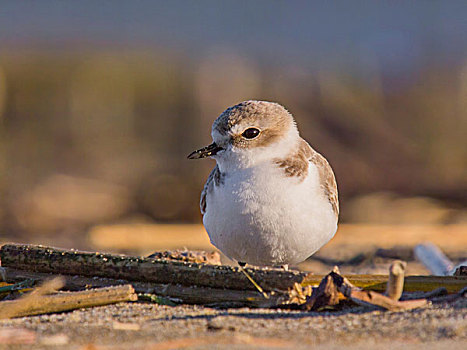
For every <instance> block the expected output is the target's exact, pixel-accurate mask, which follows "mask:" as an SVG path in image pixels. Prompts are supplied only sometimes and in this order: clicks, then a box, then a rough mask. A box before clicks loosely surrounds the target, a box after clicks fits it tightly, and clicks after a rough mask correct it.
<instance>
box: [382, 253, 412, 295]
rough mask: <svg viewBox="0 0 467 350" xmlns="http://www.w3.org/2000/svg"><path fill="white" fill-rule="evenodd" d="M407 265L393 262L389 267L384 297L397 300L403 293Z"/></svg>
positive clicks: (403, 262) (400, 261)
mask: <svg viewBox="0 0 467 350" xmlns="http://www.w3.org/2000/svg"><path fill="white" fill-rule="evenodd" d="M406 267H407V263H406V262H405V261H402V260H395V261H393V263H392V264H391V266H390V267H389V278H388V285H387V288H386V295H387V296H388V297H389V298H391V299H392V300H399V299H400V297H401V295H402V292H403V291H404V274H405V268H406Z"/></svg>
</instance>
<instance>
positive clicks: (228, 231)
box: [203, 163, 337, 265]
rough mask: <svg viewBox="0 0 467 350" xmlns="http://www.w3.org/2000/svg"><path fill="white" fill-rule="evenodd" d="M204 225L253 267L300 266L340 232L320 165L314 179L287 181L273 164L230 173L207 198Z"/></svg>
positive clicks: (226, 251)
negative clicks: (322, 185) (300, 263)
mask: <svg viewBox="0 0 467 350" xmlns="http://www.w3.org/2000/svg"><path fill="white" fill-rule="evenodd" d="M206 200H207V207H206V213H205V215H204V217H203V223H204V226H205V228H206V230H207V232H208V234H209V237H210V239H211V242H212V244H214V245H215V246H216V247H217V248H219V249H220V250H221V251H222V252H223V253H224V254H225V255H227V256H228V257H230V258H232V259H235V260H237V261H242V262H247V263H250V264H253V265H285V264H296V263H298V262H301V261H303V260H305V259H306V258H307V257H309V256H310V255H312V254H313V253H314V252H316V251H317V250H318V249H319V248H321V247H322V246H323V245H324V244H326V243H327V242H328V241H329V240H330V239H331V238H332V237H333V236H334V234H335V232H336V230H337V219H336V217H335V215H334V213H333V210H332V207H331V204H330V203H329V201H328V200H327V198H326V197H325V195H324V192H323V190H322V188H321V187H320V186H319V175H318V171H317V169H316V167H315V165H314V164H311V163H310V165H309V171H308V176H307V177H306V178H305V179H303V181H300V178H298V177H286V176H285V174H284V172H283V170H282V169H279V168H278V167H277V166H275V165H274V164H271V163H265V164H263V165H261V166H256V167H253V168H248V169H242V170H237V171H235V172H233V173H231V174H229V173H227V174H225V178H224V182H223V184H221V185H220V186H215V187H214V190H213V191H210V192H209V193H208V194H207V198H206Z"/></svg>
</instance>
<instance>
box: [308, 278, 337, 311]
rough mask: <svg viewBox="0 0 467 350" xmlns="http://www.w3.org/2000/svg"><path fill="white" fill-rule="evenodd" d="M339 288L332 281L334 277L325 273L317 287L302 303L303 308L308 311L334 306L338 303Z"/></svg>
mask: <svg viewBox="0 0 467 350" xmlns="http://www.w3.org/2000/svg"><path fill="white" fill-rule="evenodd" d="M339 294H340V292H339V290H338V288H337V286H336V284H335V283H334V278H333V276H332V275H331V274H329V275H326V276H325V277H324V278H323V279H322V281H321V283H320V284H319V286H318V288H316V289H315V290H313V293H312V294H311V297H310V298H307V301H306V303H305V304H304V309H305V310H308V311H314V310H319V309H320V308H322V307H325V306H334V305H337V304H339V301H340V299H341V298H340V297H339Z"/></svg>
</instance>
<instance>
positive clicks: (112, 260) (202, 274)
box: [0, 244, 306, 292]
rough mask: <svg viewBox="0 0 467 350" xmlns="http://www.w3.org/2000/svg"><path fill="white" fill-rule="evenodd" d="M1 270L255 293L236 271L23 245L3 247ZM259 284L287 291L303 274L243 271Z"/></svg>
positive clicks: (263, 270) (250, 268)
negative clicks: (8, 268) (9, 268)
mask: <svg viewBox="0 0 467 350" xmlns="http://www.w3.org/2000/svg"><path fill="white" fill-rule="evenodd" d="M0 259H1V261H2V266H4V267H13V268H16V269H20V270H27V271H35V272H47V273H54V274H66V275H82V276H89V277H94V276H99V277H107V278H114V279H125V280H129V281H145V282H153V283H162V284H166V283H167V284H169V283H170V284H181V285H185V286H201V287H210V288H219V289H220V288H224V289H236V290H256V287H255V286H254V285H253V284H252V283H251V282H250V281H249V280H248V279H247V277H246V276H245V275H244V274H243V273H242V272H241V271H240V270H239V268H237V267H232V266H218V265H208V264H197V263H188V262H183V261H173V260H164V259H149V258H139V257H132V256H123V255H112V254H100V253H89V252H80V251H72V250H65V249H56V248H49V247H42V246H34V245H24V244H5V245H3V246H2V247H1V249H0ZM244 270H245V271H246V272H248V274H249V275H250V276H251V277H252V278H253V279H254V280H255V281H260V283H261V287H262V288H263V289H264V291H268V292H269V291H274V290H283V291H287V290H288V288H290V287H292V286H293V285H294V283H295V282H297V283H300V282H301V281H302V280H303V278H304V277H305V276H306V273H304V272H298V271H284V270H283V269H273V268H270V269H261V268H254V267H248V268H245V269H244Z"/></svg>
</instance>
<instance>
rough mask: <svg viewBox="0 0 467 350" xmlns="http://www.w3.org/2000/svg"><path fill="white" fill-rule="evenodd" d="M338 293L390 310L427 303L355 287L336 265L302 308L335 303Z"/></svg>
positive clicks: (337, 299) (356, 301) (316, 308)
mask: <svg viewBox="0 0 467 350" xmlns="http://www.w3.org/2000/svg"><path fill="white" fill-rule="evenodd" d="M340 294H342V295H343V296H344V297H345V298H348V299H350V300H352V301H353V302H354V303H356V304H359V305H364V306H367V307H368V306H369V307H372V308H375V307H376V308H383V309H386V310H390V311H402V310H411V309H414V308H419V307H422V306H425V305H427V304H428V301H427V300H426V299H415V300H406V301H397V300H394V299H391V298H389V297H387V296H385V295H383V294H380V293H377V292H374V291H367V290H362V289H360V288H358V287H355V286H354V285H353V284H352V283H350V281H349V280H348V279H347V278H345V277H343V276H341V275H340V273H339V269H338V268H337V266H336V267H334V269H333V270H332V271H331V272H330V273H329V274H328V275H326V276H325V277H324V278H323V280H322V281H321V283H320V285H319V287H318V288H317V289H315V290H314V291H313V294H312V295H311V297H310V298H308V299H307V301H306V303H305V305H304V308H305V309H307V310H318V309H320V308H322V307H324V306H334V305H337V304H338V303H339V301H340V299H341V298H340Z"/></svg>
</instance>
